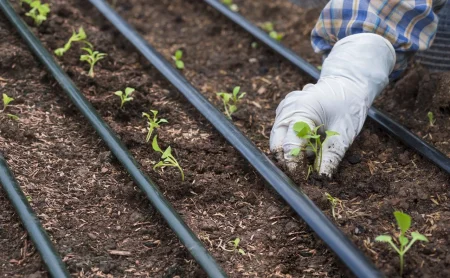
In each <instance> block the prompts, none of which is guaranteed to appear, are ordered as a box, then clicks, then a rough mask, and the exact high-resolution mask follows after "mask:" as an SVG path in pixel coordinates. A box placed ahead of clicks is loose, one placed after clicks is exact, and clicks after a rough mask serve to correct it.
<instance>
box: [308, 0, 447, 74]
mask: <svg viewBox="0 0 450 278" xmlns="http://www.w3.org/2000/svg"><path fill="white" fill-rule="evenodd" d="M446 2H447V0H411V1H406V0H389V1H388V0H352V1H350V0H331V1H329V2H328V4H327V5H326V6H325V8H324V9H323V11H322V13H321V14H320V17H319V20H318V21H317V24H316V26H315V27H314V29H313V31H312V33H311V43H312V46H313V48H314V51H315V52H317V53H323V54H327V53H328V52H329V51H330V50H331V48H333V45H334V44H335V43H336V42H337V41H338V40H339V39H342V38H344V37H346V36H350V35H354V34H359V33H375V34H378V35H381V36H383V37H384V38H386V39H387V40H388V41H390V42H391V43H392V45H393V46H394V49H395V51H396V53H397V61H396V65H395V68H394V71H393V72H392V74H391V76H390V77H391V79H396V78H398V77H399V76H400V75H401V73H402V72H403V71H404V70H405V69H406V66H407V63H408V59H409V58H410V57H411V56H412V55H413V54H414V53H415V52H416V51H418V50H425V49H427V48H429V47H430V46H431V43H432V42H433V40H434V37H435V35H436V30H437V23H438V17H437V15H436V13H437V12H438V11H439V10H440V9H441V8H442V7H443V6H444V5H445V3H446Z"/></svg>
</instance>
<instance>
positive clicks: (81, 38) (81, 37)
mask: <svg viewBox="0 0 450 278" xmlns="http://www.w3.org/2000/svg"><path fill="white" fill-rule="evenodd" d="M86 39H87V36H86V33H85V32H84V29H83V27H80V28H79V29H78V33H77V32H76V31H75V30H73V32H72V36H71V37H70V39H69V41H68V42H67V43H66V44H65V45H64V46H63V47H61V48H58V49H56V50H55V54H56V55H57V56H63V55H64V53H66V52H67V51H68V50H69V49H70V48H71V47H72V43H73V42H84V43H85V44H87V45H88V46H89V47H91V48H92V44H90V43H89V42H88V41H86Z"/></svg>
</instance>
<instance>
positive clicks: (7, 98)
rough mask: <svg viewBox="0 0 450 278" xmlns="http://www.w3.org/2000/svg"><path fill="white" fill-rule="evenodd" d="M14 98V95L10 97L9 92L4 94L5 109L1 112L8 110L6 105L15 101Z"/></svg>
mask: <svg viewBox="0 0 450 278" xmlns="http://www.w3.org/2000/svg"><path fill="white" fill-rule="evenodd" d="M13 100H14V99H13V98H12V97H9V96H8V95H7V94H3V110H2V111H0V112H3V111H5V110H6V107H8V105H9V104H10V103H11V101H13Z"/></svg>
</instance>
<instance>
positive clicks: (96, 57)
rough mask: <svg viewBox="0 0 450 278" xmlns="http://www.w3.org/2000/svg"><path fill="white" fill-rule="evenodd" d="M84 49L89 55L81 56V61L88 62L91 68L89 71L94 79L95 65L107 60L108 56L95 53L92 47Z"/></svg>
mask: <svg viewBox="0 0 450 278" xmlns="http://www.w3.org/2000/svg"><path fill="white" fill-rule="evenodd" d="M82 49H83V50H84V51H86V52H87V53H88V54H84V55H81V57H80V61H86V62H87V63H88V64H89V65H90V66H91V67H90V69H89V76H90V77H92V78H94V65H95V64H96V63H97V62H98V61H100V60H101V59H103V58H105V56H106V54H105V53H100V52H98V51H94V50H93V49H92V48H91V47H83V48H82Z"/></svg>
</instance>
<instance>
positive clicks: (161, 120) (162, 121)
mask: <svg viewBox="0 0 450 278" xmlns="http://www.w3.org/2000/svg"><path fill="white" fill-rule="evenodd" d="M168 122H169V121H168V120H166V119H160V120H159V121H158V124H162V123H168Z"/></svg>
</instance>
